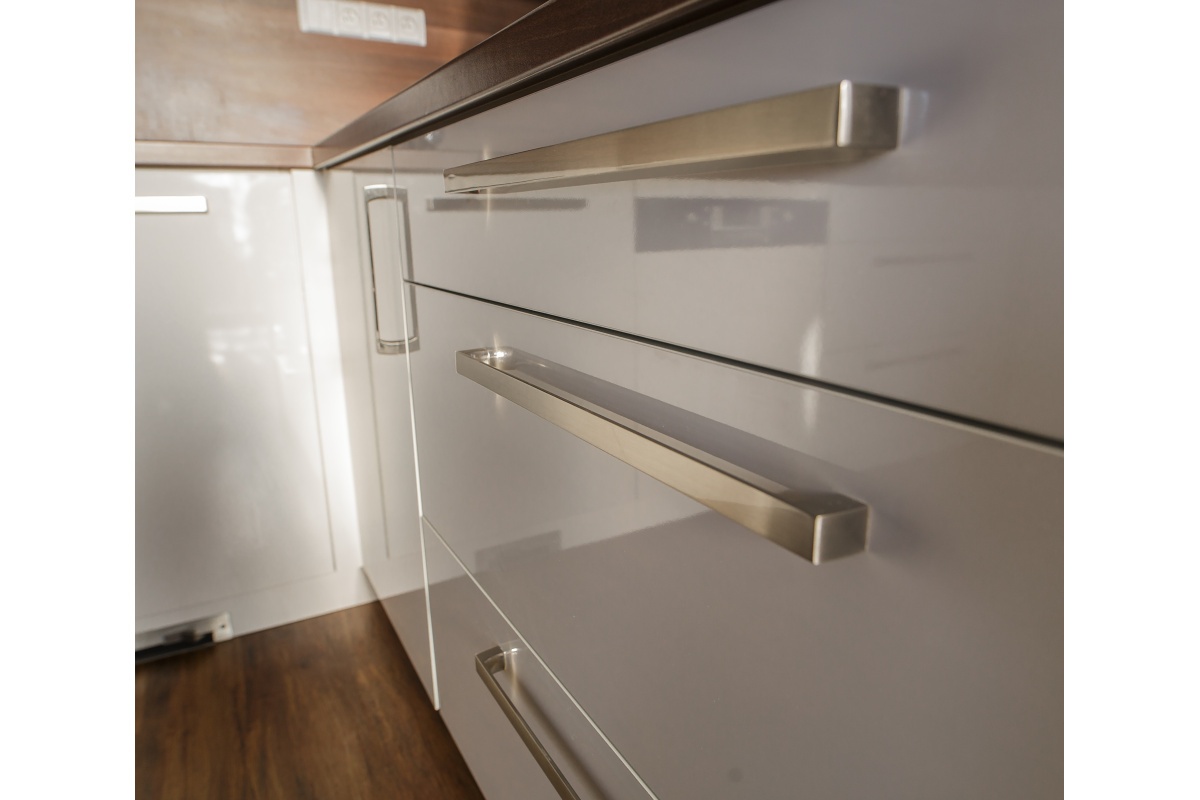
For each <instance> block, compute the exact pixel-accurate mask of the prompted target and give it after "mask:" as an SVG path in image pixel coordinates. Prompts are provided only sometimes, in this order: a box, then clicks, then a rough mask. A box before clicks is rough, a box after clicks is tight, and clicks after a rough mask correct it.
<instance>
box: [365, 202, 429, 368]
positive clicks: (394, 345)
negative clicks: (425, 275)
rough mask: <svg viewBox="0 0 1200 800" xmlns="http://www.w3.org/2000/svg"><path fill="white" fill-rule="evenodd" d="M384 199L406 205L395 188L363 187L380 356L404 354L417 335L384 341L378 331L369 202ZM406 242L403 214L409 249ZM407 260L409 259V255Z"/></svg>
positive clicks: (377, 296)
mask: <svg viewBox="0 0 1200 800" xmlns="http://www.w3.org/2000/svg"><path fill="white" fill-rule="evenodd" d="M384 198H390V199H392V200H399V201H400V202H401V203H404V204H405V205H407V203H408V193H407V192H406V191H405V190H403V189H401V188H399V187H397V186H387V185H385V184H381V183H376V184H372V185H370V186H364V187H363V209H364V216H365V217H366V218H367V264H368V265H369V266H370V267H371V300H372V302H374V304H375V352H377V353H381V354H382V355H398V354H400V353H404V352H405V349H406V347H411V346H412V345H415V344H416V343H417V335H416V333H414V334H413V335H412V336H410V337H408V338H407V339H384V338H383V335H382V334H381V333H380V331H379V292H378V290H377V288H376V286H377V282H376V280H375V245H374V243H373V242H372V241H371V201H372V200H382V199H384ZM408 242H409V237H408V214H404V245H405V247H409V244H408ZM409 258H411V253H410V254H409Z"/></svg>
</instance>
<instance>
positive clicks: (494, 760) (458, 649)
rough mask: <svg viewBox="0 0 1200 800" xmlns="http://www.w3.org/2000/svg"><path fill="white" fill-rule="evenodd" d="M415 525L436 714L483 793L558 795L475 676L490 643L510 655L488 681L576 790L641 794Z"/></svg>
mask: <svg viewBox="0 0 1200 800" xmlns="http://www.w3.org/2000/svg"><path fill="white" fill-rule="evenodd" d="M422 527H423V530H424V532H425V533H424V535H425V547H426V552H427V553H428V556H429V597H430V600H429V602H430V610H431V612H432V619H433V630H434V635H435V637H436V640H437V643H438V644H437V670H438V682H439V686H440V693H441V696H442V708H441V712H442V718H443V719H444V720H445V721H446V727H447V728H449V729H450V733H451V735H452V736H453V737H454V741H455V743H456V744H457V745H458V747H459V750H461V751H462V754H463V756H464V758H465V759H466V761H467V764H468V765H469V766H470V768H471V773H472V774H473V775H474V776H475V780H476V782H477V783H478V784H479V788H480V789H481V790H482V791H483V793H484V794H485V795H486V796H487V798H488V800H552V798H557V797H559V794H558V792H556V791H555V790H554V788H552V786H551V783H550V781H549V779H548V778H547V777H546V775H545V773H544V772H543V771H542V769H541V768H540V767H539V766H538V764H537V762H536V761H535V759H534V757H533V756H532V755H531V754H530V752H529V749H528V746H527V745H526V744H524V743H523V742H522V740H521V738H520V736H519V735H518V733H517V730H516V728H515V727H514V722H513V721H512V720H510V719H509V718H507V717H506V716H505V714H504V712H503V711H501V707H500V705H499V704H498V701H497V699H496V698H495V697H493V696H492V695H491V694H490V693H489V690H488V689H487V688H486V686H485V684H484V682H483V680H482V679H481V677H480V675H479V672H478V670H477V668H476V664H475V657H476V655H478V654H480V653H483V652H485V651H487V650H489V649H491V648H494V647H503V648H504V649H505V650H508V649H510V648H515V651H516V654H515V656H514V658H513V660H512V661H510V662H509V664H508V665H507V666H506V667H505V669H503V670H500V671H498V672H497V673H496V675H495V678H496V681H497V683H498V684H499V687H500V690H501V691H502V692H503V693H504V694H505V696H507V697H508V698H509V699H510V700H511V701H512V704H513V706H514V707H515V708H516V711H517V713H518V714H519V715H520V717H521V719H522V721H523V722H524V723H525V724H527V725H528V726H529V729H530V730H531V731H532V733H533V735H534V736H535V737H536V738H537V740H538V741H539V742H540V744H541V745H542V746H543V747H544V748H545V749H546V751H547V753H548V754H549V757H550V759H551V762H552V764H553V765H554V767H557V769H558V770H559V771H560V772H561V774H562V775H563V778H564V780H565V781H566V783H567V784H568V785H569V786H570V787H571V788H572V789H574V791H576V792H577V793H578V794H579V796H581V797H584V798H589V799H590V798H596V799H597V800H599V799H600V798H628V799H629V800H637V798H646V797H648V796H649V795H648V794H647V792H646V791H645V789H644V788H643V787H642V786H641V785H640V784H639V783H638V780H637V779H636V777H635V776H634V775H633V774H632V773H631V772H630V771H629V770H628V769H627V768H626V767H625V766H624V765H622V764H621V762H620V759H619V758H617V757H616V756H615V755H614V754H613V752H612V750H611V749H610V748H609V747H608V745H607V744H606V743H605V742H604V741H603V739H602V738H600V736H598V735H597V733H596V731H595V729H594V728H593V727H592V726H591V725H590V724H589V723H588V722H587V720H586V719H584V717H583V716H582V715H581V714H580V712H579V710H578V709H577V708H575V706H574V705H572V704H571V702H570V700H569V699H568V698H567V697H566V696H565V695H564V694H563V693H562V690H561V689H560V688H559V687H558V685H557V684H556V682H555V681H554V678H553V676H552V675H550V674H549V673H548V672H546V671H545V669H543V667H542V666H541V665H540V664H539V663H538V662H537V661H536V660H535V659H534V658H533V657H532V656H531V655H530V654H529V652H528V650H527V649H525V647H524V645H523V643H522V642H520V641H519V639H518V638H517V636H516V634H515V632H514V631H513V629H512V628H511V627H510V626H509V625H508V624H507V623H506V622H505V621H504V618H503V617H502V616H501V615H500V614H499V613H498V612H497V611H496V609H495V608H493V607H492V605H491V604H490V603H489V602H488V600H487V597H486V596H485V595H484V594H483V592H481V591H480V590H479V588H478V587H477V586H476V585H475V583H474V582H473V581H472V580H471V579H470V577H469V576H468V575H467V574H466V573H465V572H464V571H463V569H462V566H461V565H460V564H459V563H458V560H457V559H456V558H455V556H454V554H453V553H452V552H451V551H450V550H449V549H448V548H447V547H446V546H445V543H444V542H443V541H442V539H441V538H440V537H439V536H438V535H437V532H436V531H435V530H434V529H433V528H432V526H430V525H429V524H428V523H425V524H424V525H423V526H422ZM518 724H519V723H518Z"/></svg>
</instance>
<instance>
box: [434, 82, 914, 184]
mask: <svg viewBox="0 0 1200 800" xmlns="http://www.w3.org/2000/svg"><path fill="white" fill-rule="evenodd" d="M899 139H900V90H899V89H897V88H895V87H892V86H873V85H869V84H863V83H853V82H851V81H841V82H839V83H835V84H833V85H831V86H823V87H821V88H819V89H810V90H808V91H803V92H795V93H793V94H785V95H781V96H779V97H771V98H767V99H765V100H755V101H753V102H750V103H742V104H740V105H736V106H728V107H726V108H720V109H716V110H714V111H703V112H701V113H699V114H689V115H688V116H685V117H676V118H675V119H669V120H664V121H662V122H652V123H650V124H649V125H640V126H638V127H635V128H626V129H625V130H620V131H614V132H612V133H602V134H600V135H598V136H589V137H587V138H585V139H576V140H575V141H572V142H564V143H562V144H555V145H550V146H549V147H539V148H537V149H536V150H526V151H525V152H522V153H514V154H512V155H507V156H499V157H497V158H491V159H488V160H486V161H476V162H475V163H473V164H466V165H464V166H461V167H453V168H451V169H448V170H446V171H445V173H444V178H445V182H446V191H447V192H479V191H488V192H520V191H526V190H529V189H544V188H547V187H551V186H577V185H581V184H587V183H601V182H603V181H617V180H629V179H632V178H645V177H650V176H654V175H663V174H671V175H679V174H686V173H695V172H716V171H719V170H728V169H744V168H749V167H763V166H776V165H782V164H823V163H832V162H841V161H853V160H857V159H860V158H865V157H867V156H870V155H874V154H876V153H880V152H883V151H886V150H894V149H895V148H896V144H897V142H898V141H899Z"/></svg>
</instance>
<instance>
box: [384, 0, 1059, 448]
mask: <svg viewBox="0 0 1200 800" xmlns="http://www.w3.org/2000/svg"><path fill="white" fill-rule="evenodd" d="M1061 42H1062V10H1061V8H1060V7H1056V6H1052V5H1048V4H1044V3H1036V2H1032V1H1029V2H1026V1H1025V0H1022V1H1021V2H1018V3H1016V4H1015V5H1014V4H1012V3H1004V4H1001V3H994V2H988V3H958V2H949V1H948V0H919V1H918V2H911V3H903V4H897V3H884V2H880V1H879V0H855V1H854V2H834V0H816V1H811V0H806V1H805V2H800V1H799V0H796V2H787V1H786V0H785V1H784V2H778V3H772V4H770V5H767V6H764V7H763V8H760V9H757V10H754V11H750V12H747V13H745V14H743V15H740V16H738V17H735V18H733V19H730V20H727V21H725V22H722V23H720V24H718V25H715V26H713V27H711V28H707V29H704V30H701V31H697V32H695V33H692V34H689V35H688V36H685V37H682V38H680V39H677V40H675V41H672V42H668V43H666V44H664V45H661V46H659V47H656V48H654V49H652V50H648V51H646V52H643V53H639V54H637V55H635V56H632V57H630V58H628V59H625V60H623V61H619V62H616V63H613V64H610V65H607V66H605V67H602V68H600V69H598V70H595V71H594V72H591V73H588V74H586V75H582V76H580V77H577V78H574V79H572V80H570V81H568V82H565V83H563V84H560V85H557V86H554V87H551V88H549V89H546V90H543V91H541V92H538V93H536V94H533V95H530V96H527V97H524V98H520V99H518V100H515V101H513V102H512V103H509V104H507V105H505V106H502V107H499V108H496V109H492V110H490V111H487V112H484V113H483V114H480V115H478V116H476V117H473V118H471V119H468V120H464V121H462V122H460V123H457V124H455V125H452V126H450V127H448V128H446V129H445V130H444V131H441V132H439V134H437V135H435V136H434V137H433V139H432V140H431V141H432V144H433V145H434V146H436V147H440V148H445V149H448V150H463V151H473V152H475V153H478V154H480V156H482V157H494V156H500V155H504V154H506V153H511V152H513V151H518V150H527V149H530V148H534V147H542V146H547V145H552V144H558V143H561V142H566V141H571V140H573V139H577V138H580V137H582V136H588V135H593V134H597V133H602V132H605V131H612V130H619V129H622V128H627V127H630V126H633V125H639V124H644V123H647V122H652V121H656V120H662V119H668V118H673V117H677V116H680V115H683V114H688V113H694V112H697V111H702V110H706V109H712V108H720V107H723V106H727V105H732V104H734V103H741V102H746V101H749V100H754V99H759V98H763V97H770V96H775V95H780V94H785V93H788V92H795V91H801V90H806V89H811V88H814V87H819V86H823V85H827V84H830V83H834V82H836V81H838V80H842V79H848V80H854V81H862V82H867V83H874V84H881V85H890V86H898V87H901V88H902V89H903V94H902V101H901V113H902V122H901V125H902V129H901V138H900V142H899V144H898V146H897V148H896V150H895V151H894V152H890V153H886V154H883V155H880V156H878V157H874V158H871V159H869V160H866V161H863V162H860V163H855V164H846V165H841V166H808V167H789V168H773V169H762V170H757V171H735V172H725V173H721V174H720V175H711V176H705V177H700V178H694V177H680V178H655V179H647V180H638V181H629V182H623V183H611V184H605V185H593V186H579V187H571V188H558V189H544V190H538V191H530V192H524V193H522V194H521V195H520V196H521V197H522V198H526V199H528V200H542V201H553V200H558V201H571V202H572V203H574V204H575V205H574V206H572V207H559V208H553V207H545V206H543V207H541V208H539V207H537V206H531V207H526V208H524V209H521V208H520V207H518V206H511V205H503V204H502V203H500V202H497V204H496V205H495V206H494V207H491V208H489V207H488V206H487V205H486V203H485V204H484V206H483V207H482V208H481V209H480V210H477V211H475V212H474V213H456V214H451V213H437V212H435V211H428V213H427V218H426V219H424V220H423V221H422V222H417V221H416V219H417V216H418V215H421V214H424V213H425V212H426V211H427V210H428V209H430V208H432V207H431V206H427V205H425V204H423V203H422V202H421V200H422V199H435V200H436V198H438V197H439V196H440V195H441V193H442V191H443V189H442V187H441V186H439V185H438V182H437V181H436V180H429V181H425V180H424V179H423V178H421V177H414V178H413V179H412V186H413V187H414V190H415V191H417V192H418V193H422V192H423V193H425V194H426V197H425V198H418V199H417V201H416V202H414V204H413V213H414V223H413V253H414V262H413V276H414V277H415V279H416V280H418V281H420V282H422V283H427V284H430V285H436V286H440V287H444V288H449V289H453V290H455V291H460V292H464V293H468V294H473V295H478V296H483V297H488V298H492V299H496V300H500V301H502V302H505V303H510V304H513V305H517V306H520V307H524V308H531V309H536V310H539V311H545V312H547V313H551V314H555V315H558V316H562V317H566V318H571V319H578V320H582V321H586V322H589V323H593V324H596V325H600V326H603V327H607V328H612V329H616V330H620V331H627V332H631V333H635V334H638V335H641V336H646V337H649V338H652V339H656V340H661V341H664V342H668V343H673V344H679V345H683V346H686V347H690V348H694V349H697V350H700V351H703V352H710V353H715V354H718V355H722V356H727V357H731V358H734V359H738V360H741V361H745V362H748V363H752V364H757V365H763V366H767V367H770V368H773V369H778V370H782V371H785V372H789V373H794V374H797V375H803V376H809V377H814V378H818V379H821V380H824V381H828V382H830V383H833V384H837V385H841V386H846V387H850V388H854V389H857V390H861V391H864V392H869V393H872V394H875V395H880V396H885V397H891V398H896V399H898V400H903V401H907V402H910V403H914V404H918V405H921V406H925V407H929V408H933V409H937V410H941V411H945V412H949V413H951V414H955V415H960V416H963V417H967V418H971V419H976V420H982V421H986V422H990V423H994V424H997V425H1001V426H1005V427H1009V428H1014V429H1019V430H1022V431H1028V432H1031V433H1034V434H1038V435H1041V436H1044V437H1049V438H1051V439H1060V438H1061V436H1062V139H1063V130H1062V86H1061V83H1062V50H1061V47H1062V45H1061ZM430 143H431V142H430V141H423V142H422V146H429V145H430ZM415 146H416V145H415V144H414V145H408V146H402V147H406V148H409V149H411V148H412V147H415ZM398 152H399V151H398ZM470 160H477V158H475V157H471V158H467V159H464V163H467V162H468V161H470ZM500 200H501V198H497V201H500ZM580 204H582V205H583V207H580ZM572 209H573V210H572Z"/></svg>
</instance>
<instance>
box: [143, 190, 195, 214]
mask: <svg viewBox="0 0 1200 800" xmlns="http://www.w3.org/2000/svg"><path fill="white" fill-rule="evenodd" d="M133 211H134V213H135V214H207V213H208V198H207V197H205V196H204V195H202V194H173V195H138V196H137V197H135V198H133Z"/></svg>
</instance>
